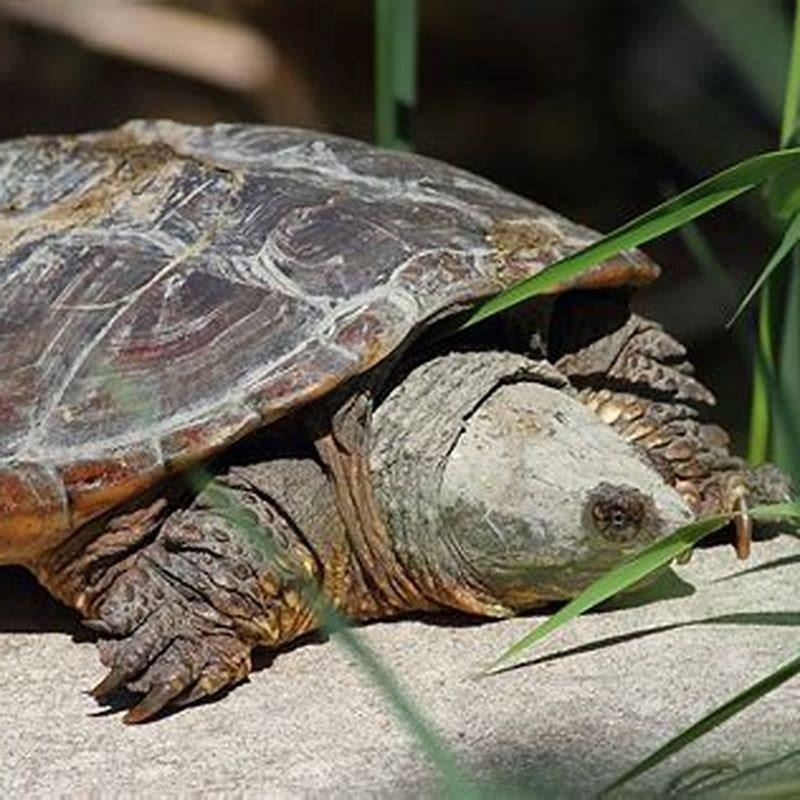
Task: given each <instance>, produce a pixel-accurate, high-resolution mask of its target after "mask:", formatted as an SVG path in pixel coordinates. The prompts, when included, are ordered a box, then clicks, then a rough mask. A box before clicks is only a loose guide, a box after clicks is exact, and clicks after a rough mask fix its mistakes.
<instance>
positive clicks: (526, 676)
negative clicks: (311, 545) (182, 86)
mask: <svg viewBox="0 0 800 800" xmlns="http://www.w3.org/2000/svg"><path fill="white" fill-rule="evenodd" d="M677 572H678V575H679V578H678V577H674V576H667V577H665V579H663V580H662V581H660V583H659V585H658V590H659V593H660V594H661V596H662V599H660V600H656V601H653V602H645V600H647V597H646V596H645V597H637V598H633V597H632V598H630V599H629V600H628V601H627V602H625V603H623V604H622V605H625V606H627V607H626V608H625V607H624V608H618V609H616V610H604V611H601V612H598V613H594V614H591V615H588V616H586V617H584V618H583V619H581V620H578V622H577V623H576V624H573V625H571V626H570V627H568V628H567V629H565V630H564V631H562V632H560V633H558V634H557V635H555V636H554V637H553V638H552V640H550V641H548V642H545V643H544V644H543V645H542V646H541V647H540V648H539V649H537V650H535V651H534V653H533V654H532V657H533V658H535V661H534V662H533V663H529V664H528V665H527V666H524V667H521V668H519V669H515V670H513V671H510V672H506V673H505V674H502V675H500V676H497V677H495V678H492V679H488V680H483V681H479V682H476V681H472V680H468V679H466V678H465V676H466V675H467V674H468V673H469V672H470V671H471V670H473V669H474V668H476V667H478V666H479V665H482V664H485V663H487V662H488V661H489V660H491V659H492V657H493V656H495V655H496V654H497V653H498V652H499V651H500V649H501V648H503V647H504V646H505V645H507V644H509V643H510V642H511V641H513V640H514V639H515V638H516V637H518V636H520V635H521V634H522V633H524V632H525V631H527V630H528V629H529V628H530V627H531V625H532V623H533V622H535V620H536V619H537V618H538V617H528V618H524V619H516V620H511V621H507V622H500V623H490V624H482V625H478V624H455V623H453V622H450V623H448V624H444V623H443V622H442V621H438V622H433V623H430V622H425V621H421V620H410V621H404V622H395V623H386V624H377V625H372V626H369V627H367V628H363V629H361V631H360V635H361V636H362V637H363V639H364V640H365V641H366V642H368V643H369V645H371V646H372V647H373V648H374V649H375V651H376V652H377V653H379V654H380V656H381V658H382V659H383V660H384V661H385V663H386V664H388V665H390V666H391V667H392V669H393V670H394V671H395V673H396V675H397V676H398V679H399V680H400V682H401V683H402V685H403V686H405V687H406V688H407V689H408V690H409V691H410V693H411V694H412V695H413V697H414V698H415V699H416V700H417V701H418V703H419V705H420V706H421V707H423V708H424V709H425V710H426V712H427V715H428V717H429V718H430V719H431V720H432V721H433V722H434V723H435V725H436V726H437V727H438V729H439V730H440V731H441V732H442V733H443V735H444V736H445V737H446V738H447V740H448V741H449V743H450V744H451V746H452V747H453V748H454V750H455V751H456V752H457V754H458V756H459V758H460V759H461V762H462V764H463V766H464V767H465V769H467V770H468V771H469V772H470V773H471V774H472V775H473V776H477V777H478V778H479V779H481V780H488V779H498V780H504V781H506V783H505V786H508V785H509V781H511V780H513V781H514V783H515V784H516V785H519V786H522V787H525V791H526V792H530V791H531V790H537V789H538V793H539V796H541V797H586V796H588V795H589V794H590V792H591V791H592V790H596V789H599V788H600V787H601V786H602V785H603V784H604V783H606V782H607V781H609V780H610V779H611V778H613V777H614V776H616V775H617V774H619V773H620V772H621V771H622V770H623V769H625V768H626V767H628V766H629V765H631V764H632V763H633V762H634V761H636V760H637V759H639V758H641V757H642V756H644V755H645V754H646V753H648V752H650V751H651V750H653V749H655V748H656V747H657V746H658V745H659V744H661V743H663V742H664V741H666V740H667V739H668V738H669V737H670V736H671V735H673V734H674V733H676V732H677V731H679V730H680V729H682V728H683V727H684V726H686V725H688V724H689V723H691V722H692V721H694V720H696V719H697V718H698V717H699V716H700V715H702V714H703V713H704V712H705V711H708V710H709V709H711V708H713V707H714V706H716V705H717V704H719V703H720V702H722V701H723V700H724V699H726V698H728V697H729V696H730V695H731V693H733V692H735V691H736V690H739V689H741V688H744V687H745V686H747V685H749V684H750V683H752V682H754V681H755V680H757V679H758V678H759V677H761V676H762V675H764V674H765V673H767V672H768V671H770V670H771V669H773V668H775V667H776V666H777V665H779V664H780V663H782V662H784V661H786V660H787V659H789V658H790V657H791V656H793V655H796V654H797V652H798V644H800V591H799V589H800V541H798V540H797V539H795V538H792V537H788V536H782V537H778V538H777V539H774V540H772V541H769V542H763V543H760V544H758V545H757V546H756V548H755V551H754V554H753V557H752V559H751V561H750V562H748V563H746V564H741V563H739V562H737V561H736V560H735V559H734V557H733V555H732V551H731V550H730V549H728V548H727V547H723V548H719V547H718V548H713V549H710V550H705V551H701V552H699V553H697V554H696V555H695V557H694V559H693V560H692V561H691V562H690V563H689V564H688V565H686V566H683V567H678V568H677ZM653 594H655V592H653V591H652V590H651V591H650V595H651V596H652V595H653ZM74 637H77V638H78V639H79V641H78V642H75V641H74V640H73V639H74ZM0 676H2V678H1V681H2V683H1V684H0V795H2V796H3V797H21V796H25V797H42V796H54V795H65V794H69V795H71V796H82V797H85V796H109V795H124V796H131V795H136V796H174V795H188V794H197V793H200V794H203V795H204V796H215V795H224V796H231V795H235V796H252V797H270V798H271V797H307V796H311V797H366V796H381V797H387V796H388V797H402V796H419V795H420V794H423V795H430V794H433V793H435V792H436V786H437V784H436V778H435V773H434V771H433V770H431V768H430V767H429V766H428V764H427V762H426V759H425V757H424V755H423V754H422V753H421V752H420V750H419V749H418V748H417V747H416V746H415V745H414V742H413V741H412V739H411V738H410V736H409V734H408V733H407V732H406V730H405V729H404V728H403V727H402V726H401V725H400V724H399V723H398V722H397V721H396V720H395V718H394V717H393V715H392V712H391V711H390V709H389V708H388V706H387V704H386V703H385V701H384V700H383V699H382V697H381V696H380V695H379V694H378V692H377V691H376V690H375V689H374V687H373V685H372V684H371V683H370V681H369V680H368V679H367V678H366V677H365V675H364V674H363V672H362V671H361V669H360V667H359V666H357V665H356V664H355V663H354V660H353V657H352V656H351V655H350V654H349V653H348V652H346V651H345V650H344V649H343V648H342V646H341V645H340V644H338V643H337V642H335V641H330V642H324V643H319V642H317V643H309V644H306V645H304V646H302V647H296V648H294V649H292V650H290V651H288V652H285V653H282V654H281V655H280V656H279V657H278V658H277V659H276V660H275V662H274V664H273V665H272V666H271V667H270V668H261V669H259V670H258V671H257V672H256V673H255V674H254V675H253V676H252V678H251V680H250V681H249V683H247V684H244V685H241V686H239V687H238V688H236V689H235V690H234V691H232V692H230V693H229V694H228V695H226V696H225V697H223V698H222V699H221V700H219V701H217V702H213V703H207V704H204V705H200V706H196V707H193V708H189V709H186V710H183V711H181V712H179V713H176V714H172V715H170V716H168V717H166V718H163V719H161V720H160V721H158V722H156V723H153V724H150V725H147V726H144V727H139V728H129V727H125V726H123V725H122V724H121V723H120V721H119V717H120V713H119V711H118V710H115V709H111V710H109V709H101V708H99V707H98V706H97V705H96V704H95V703H94V701H93V700H92V699H91V698H90V697H88V696H87V695H85V694H83V693H82V692H81V691H80V690H81V689H86V688H88V687H90V686H91V685H92V684H94V683H95V682H96V681H97V680H98V679H99V678H100V677H101V669H100V666H99V663H98V661H97V659H96V656H95V652H94V645H93V644H92V642H91V640H90V638H89V637H88V636H87V635H86V634H84V632H83V631H82V630H81V628H80V626H78V625H77V624H76V621H75V618H74V617H73V616H72V615H71V614H69V613H68V612H66V611H65V610H63V609H61V608H60V607H58V606H56V605H55V604H54V603H52V602H51V601H50V600H49V598H47V597H46V596H45V595H44V594H43V593H42V592H41V591H40V590H39V589H37V588H36V587H35V586H34V585H33V584H31V583H30V582H28V581H27V579H25V578H24V576H22V575H21V574H20V573H18V572H15V571H13V570H9V569H4V570H0ZM798 748H800V679H798V678H795V679H793V680H792V681H790V682H788V683H786V684H784V685H783V686H782V687H781V688H780V689H778V690H777V691H775V692H774V693H772V694H771V695H769V696H768V697H766V698H765V699H763V700H761V701H760V702H759V703H758V704H756V705H754V706H751V707H750V708H749V709H747V710H746V711H745V712H744V713H742V714H741V715H739V716H738V717H736V718H734V719H731V720H729V721H728V722H726V723H725V724H724V725H723V726H722V727H721V728H719V729H718V730H717V731H715V732H714V733H712V734H711V735H709V736H707V737H705V738H704V739H703V740H701V741H699V742H697V743H695V744H693V745H692V746H691V747H690V748H688V749H686V750H685V751H683V753H681V754H679V755H677V756H674V757H673V758H672V759H670V760H669V761H668V762H667V763H666V764H664V765H662V767H660V768H659V769H657V770H655V771H654V772H653V773H652V774H650V775H648V776H647V777H646V778H642V779H640V780H639V781H638V782H636V783H635V784H631V786H630V789H629V790H628V791H627V792H626V793H625V794H626V796H648V797H652V796H654V795H655V794H662V793H664V792H666V791H667V789H668V787H669V785H670V782H671V781H673V780H675V779H676V777H677V776H679V775H680V774H681V773H683V772H684V771H685V770H687V769H688V768H690V767H692V766H694V765H697V764H699V763H705V762H719V761H720V760H729V761H731V762H733V763H735V764H736V765H738V766H739V767H740V768H742V769H747V768H749V767H752V766H754V765H756V764H759V763H761V762H764V761H766V760H768V759H779V758H783V760H782V762H781V763H780V764H779V765H778V766H776V767H773V768H771V769H768V770H765V771H763V772H762V773H759V774H758V776H757V777H756V779H755V780H756V785H757V782H758V781H759V780H761V781H764V780H767V779H768V778H770V777H780V776H785V775H786V774H790V773H793V774H800V749H798ZM792 752H794V755H793V756H792V755H789V754H791V753H792ZM510 776H513V778H512V777H510ZM753 780H754V779H752V778H751V779H750V784H752V781H753ZM746 786H748V780H747V779H743V780H740V781H739V782H738V783H732V784H729V785H728V786H727V787H725V789H723V790H719V791H718V792H717V796H720V797H722V796H726V792H727V791H730V790H732V789H738V788H741V787H746ZM502 796H506V791H498V790H495V792H494V797H502Z"/></svg>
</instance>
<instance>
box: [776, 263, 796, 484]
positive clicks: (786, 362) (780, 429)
mask: <svg viewBox="0 0 800 800" xmlns="http://www.w3.org/2000/svg"><path fill="white" fill-rule="evenodd" d="M776 372H777V382H776V391H775V392H774V395H775V397H774V400H775V402H774V403H773V406H774V407H775V410H774V414H773V420H774V425H773V428H774V435H773V440H772V454H773V458H774V459H775V462H776V463H777V464H778V466H779V467H781V468H782V469H784V470H786V472H788V473H789V474H790V475H791V477H792V479H793V481H794V483H795V486H800V437H799V436H798V430H797V429H798V425H797V411H798V409H800V253H798V251H797V249H795V252H794V258H793V263H792V269H791V272H790V274H789V280H788V282H787V286H786V305H785V311H784V315H783V326H782V330H781V346H780V358H779V359H778V365H777V368H776Z"/></svg>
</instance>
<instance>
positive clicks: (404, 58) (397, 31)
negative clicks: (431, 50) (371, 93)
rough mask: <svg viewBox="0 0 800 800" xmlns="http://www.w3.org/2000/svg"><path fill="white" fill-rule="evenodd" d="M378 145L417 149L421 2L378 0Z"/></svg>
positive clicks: (376, 43) (376, 8) (376, 68)
mask: <svg viewBox="0 0 800 800" xmlns="http://www.w3.org/2000/svg"><path fill="white" fill-rule="evenodd" d="M374 8H375V141H376V142H377V143H378V144H379V145H381V146H383V147H394V148H396V149H400V150H411V149H412V148H413V143H412V136H411V115H412V112H413V109H414V105H415V104H416V97H417V28H418V23H417V0H375V6H374Z"/></svg>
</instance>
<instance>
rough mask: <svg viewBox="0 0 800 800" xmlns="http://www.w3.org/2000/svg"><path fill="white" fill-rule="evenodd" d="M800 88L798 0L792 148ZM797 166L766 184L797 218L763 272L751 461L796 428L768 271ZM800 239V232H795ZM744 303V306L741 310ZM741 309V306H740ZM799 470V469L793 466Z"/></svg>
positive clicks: (771, 200) (788, 101) (787, 136)
mask: <svg viewBox="0 0 800 800" xmlns="http://www.w3.org/2000/svg"><path fill="white" fill-rule="evenodd" d="M799 93H800V0H795V12H794V25H793V34H792V48H791V52H790V55H789V68H788V73H787V77H786V86H785V90H784V97H783V113H782V116H781V133H780V145H781V147H782V148H784V149H786V148H788V146H789V144H790V143H791V141H792V139H793V137H794V134H795V131H796V130H797V115H798V94H799ZM795 172H796V168H790V169H789V170H787V171H786V172H785V173H783V176H786V177H788V182H787V180H786V179H785V178H784V179H783V180H782V176H781V175H775V176H773V178H772V179H771V181H770V183H768V184H767V185H766V186H765V195H766V197H767V202H768V205H769V207H770V210H771V213H772V214H773V215H774V216H775V217H776V218H777V217H782V216H785V215H788V214H792V213H794V220H793V221H792V223H790V225H789V227H788V228H787V231H786V233H785V234H784V239H783V242H782V243H781V245H779V247H778V250H777V251H776V254H775V256H773V258H772V259H771V260H770V262H769V263H768V264H767V266H766V268H765V269H764V271H763V272H762V277H761V278H759V281H760V282H761V283H763V285H764V288H763V290H762V292H761V298H760V303H759V310H758V342H757V344H756V353H755V362H754V364H753V389H752V399H751V403H752V405H751V410H750V441H749V447H748V453H747V456H748V460H749V461H750V463H751V464H758V463H761V462H763V461H766V459H767V457H768V456H769V455H770V429H772V440H773V442H776V443H777V442H779V441H781V440H783V439H786V438H787V434H788V433H789V432H790V430H791V428H790V427H787V424H786V422H787V415H786V414H785V413H784V412H785V400H786V392H785V388H786V387H785V386H784V384H783V382H782V371H778V372H776V370H775V367H774V364H775V358H774V353H773V347H772V338H773V320H772V298H771V292H770V291H769V282H768V280H767V279H768V278H769V273H770V272H771V271H772V270H773V269H774V268H775V267H776V266H777V265H778V263H780V262H781V261H783V257H777V256H778V255H779V253H780V252H781V248H782V247H783V245H784V244H785V243H787V240H789V239H790V238H791V236H792V234H793V233H796V231H793V230H792V229H793V227H794V226H795V224H796V223H797V220H798V218H800V209H797V208H796V206H795V207H794V209H793V205H794V204H796V203H797V202H798V197H797V193H796V189H795V186H796V180H795V178H796V176H795V175H794V173H795ZM795 244H796V237H795ZM757 283H758V282H757ZM749 297H750V295H749V294H748V296H747V297H746V298H745V301H744V303H743V304H742V305H746V302H747V300H748V299H749ZM741 308H742V306H740V310H741ZM737 313H738V312H737ZM772 407H774V410H776V411H777V412H778V414H776V415H774V418H771V416H772V415H771V414H770V411H771V410H772ZM794 444H795V447H794V449H793V451H792V452H791V453H790V454H787V453H786V451H785V449H783V447H782V449H781V455H782V457H783V460H784V463H791V464H792V466H793V467H794V466H796V464H797V460H798V457H797V454H796V450H797V446H796V441H795V443H794ZM791 471H792V472H795V471H796V470H795V469H792V470H791Z"/></svg>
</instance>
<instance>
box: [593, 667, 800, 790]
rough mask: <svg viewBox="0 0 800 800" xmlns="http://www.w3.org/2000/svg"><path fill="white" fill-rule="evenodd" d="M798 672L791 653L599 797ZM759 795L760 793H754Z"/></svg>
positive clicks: (639, 764) (618, 780)
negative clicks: (779, 664) (788, 658)
mask: <svg viewBox="0 0 800 800" xmlns="http://www.w3.org/2000/svg"><path fill="white" fill-rule="evenodd" d="M799 673H800V655H797V656H795V657H794V658H792V659H791V660H789V661H787V662H786V663H785V664H782V665H781V666H780V667H778V669H776V670H775V671H774V672H771V673H770V674H769V675H767V676H766V677H764V678H762V679H761V680H760V681H758V682H756V683H754V684H753V685H752V686H750V687H748V688H747V689H745V690H744V691H742V692H739V694H737V695H736V696H735V697H732V698H731V699H730V700H728V701H727V702H725V703H723V704H722V705H721V706H719V707H718V708H715V709H714V710H713V711H712V712H711V713H709V714H706V715H705V716H704V717H702V718H701V719H699V720H698V721H697V722H695V723H694V724H693V725H691V726H690V727H689V728H687V729H686V730H685V731H682V732H681V733H679V734H678V735H677V736H675V737H673V738H672V739H670V740H669V741H668V742H667V743H666V744H664V745H662V746H661V747H659V748H658V750H656V751H655V752H654V753H652V754H651V755H649V756H647V758H645V759H643V760H642V761H640V762H639V763H638V764H636V765H634V766H633V767H631V768H630V769H629V770H627V771H626V772H624V773H623V774H622V775H621V776H620V777H619V778H617V779H616V780H615V781H614V782H613V783H610V784H609V785H608V786H606V787H605V788H604V789H603V790H602V791H601V792H600V794H599V796H600V797H603V796H604V795H607V794H609V793H610V792H611V791H613V790H615V789H618V788H619V787H620V786H622V785H623V784H626V783H628V782H630V781H632V780H633V779H634V778H636V777H638V776H639V775H641V774H643V773H644V772H647V771H648V770H650V769H652V768H653V767H655V766H656V765H657V764H660V763H661V762H662V761H664V760H665V759H667V758H669V756H671V755H673V754H674V753H677V752H678V751H679V750H682V749H683V748H684V747H686V746H687V745H689V744H691V743H692V742H693V741H694V740H695V739H697V738H699V737H700V736H702V735H703V734H704V733H707V732H708V731H710V730H712V729H713V728H716V727H717V726H718V725H721V724H722V723H723V722H725V720H727V719H729V718H730V717H732V716H733V715H734V714H738V713H739V712H740V711H741V710H742V709H744V708H747V706H749V705H751V704H752V703H754V702H755V701H756V700H758V699H759V698H761V697H763V696H764V695H765V694H767V693H768V692H771V691H772V690H773V689H775V688H777V687H778V686H780V685H781V684H782V683H786V681H788V680H790V679H791V678H794V677H795V676H796V675H797V674H799ZM758 796H762V795H758Z"/></svg>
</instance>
